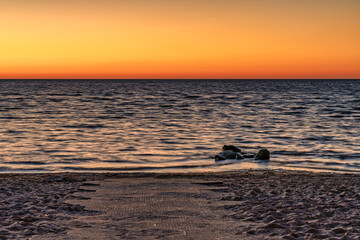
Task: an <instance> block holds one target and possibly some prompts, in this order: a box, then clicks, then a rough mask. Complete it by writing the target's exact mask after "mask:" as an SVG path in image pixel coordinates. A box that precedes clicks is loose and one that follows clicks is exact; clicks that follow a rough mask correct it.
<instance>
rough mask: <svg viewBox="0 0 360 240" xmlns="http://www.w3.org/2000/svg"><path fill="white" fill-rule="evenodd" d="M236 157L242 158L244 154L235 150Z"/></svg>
mask: <svg viewBox="0 0 360 240" xmlns="http://www.w3.org/2000/svg"><path fill="white" fill-rule="evenodd" d="M236 159H244V156H243V155H242V154H241V153H239V152H237V153H236Z"/></svg>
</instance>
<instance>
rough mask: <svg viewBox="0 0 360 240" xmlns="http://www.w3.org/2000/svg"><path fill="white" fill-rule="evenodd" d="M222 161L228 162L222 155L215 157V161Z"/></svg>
mask: <svg viewBox="0 0 360 240" xmlns="http://www.w3.org/2000/svg"><path fill="white" fill-rule="evenodd" d="M221 160H226V158H225V157H224V156H222V155H221V153H219V154H217V155H215V161H221Z"/></svg>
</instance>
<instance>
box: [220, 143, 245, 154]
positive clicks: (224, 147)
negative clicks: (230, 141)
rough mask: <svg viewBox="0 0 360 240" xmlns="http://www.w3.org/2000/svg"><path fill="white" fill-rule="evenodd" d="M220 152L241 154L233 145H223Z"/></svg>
mask: <svg viewBox="0 0 360 240" xmlns="http://www.w3.org/2000/svg"><path fill="white" fill-rule="evenodd" d="M222 150H223V151H227V150H231V151H233V152H240V153H241V149H240V148H238V147H236V146H234V145H224V146H223V148H222Z"/></svg>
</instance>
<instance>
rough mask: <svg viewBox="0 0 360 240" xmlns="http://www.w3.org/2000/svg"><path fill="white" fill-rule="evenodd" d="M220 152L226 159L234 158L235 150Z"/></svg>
mask: <svg viewBox="0 0 360 240" xmlns="http://www.w3.org/2000/svg"><path fill="white" fill-rule="evenodd" d="M220 154H221V155H222V156H224V157H225V158H226V159H236V152H234V151H232V150H226V151H222V152H221V153H220Z"/></svg>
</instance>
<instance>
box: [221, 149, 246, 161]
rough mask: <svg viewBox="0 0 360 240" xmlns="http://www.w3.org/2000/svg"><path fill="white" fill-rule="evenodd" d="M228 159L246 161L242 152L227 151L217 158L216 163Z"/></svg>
mask: <svg viewBox="0 0 360 240" xmlns="http://www.w3.org/2000/svg"><path fill="white" fill-rule="evenodd" d="M226 159H244V157H243V155H242V154H241V153H240V152H234V151H232V150H225V151H222V152H221V153H219V154H217V155H216V156H215V161H220V160H226Z"/></svg>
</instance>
